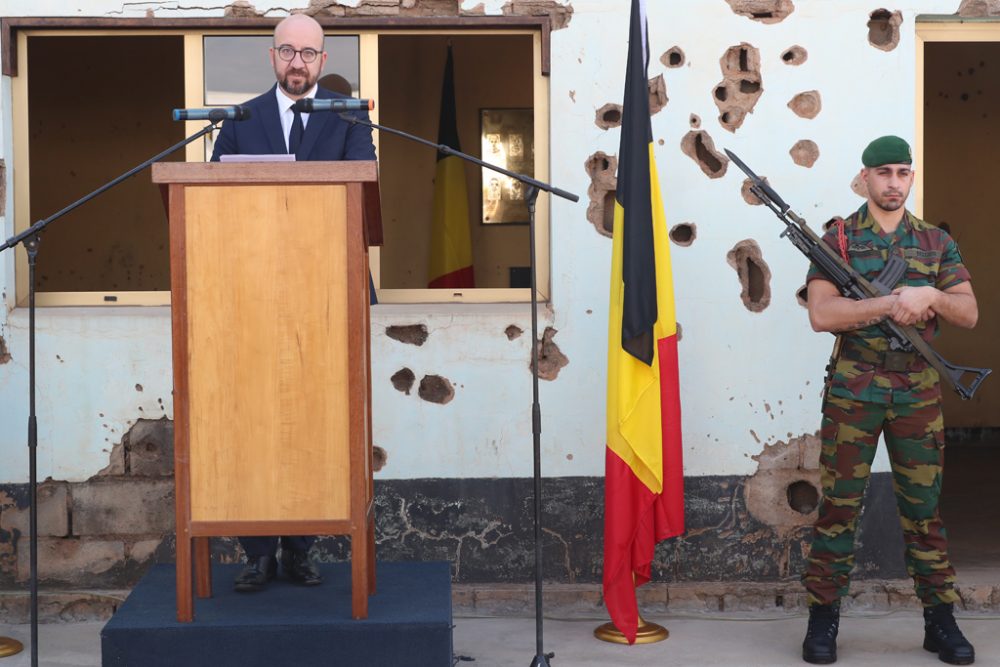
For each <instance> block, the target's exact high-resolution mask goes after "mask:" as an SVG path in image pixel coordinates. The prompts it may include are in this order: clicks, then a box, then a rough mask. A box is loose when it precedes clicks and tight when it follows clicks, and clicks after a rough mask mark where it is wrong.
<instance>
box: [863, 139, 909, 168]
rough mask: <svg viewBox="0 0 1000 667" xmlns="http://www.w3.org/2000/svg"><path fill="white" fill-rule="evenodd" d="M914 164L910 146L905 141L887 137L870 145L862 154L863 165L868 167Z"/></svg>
mask: <svg viewBox="0 0 1000 667" xmlns="http://www.w3.org/2000/svg"><path fill="white" fill-rule="evenodd" d="M912 162H913V153H911V152H910V145H909V144H908V143H906V141H905V140H903V139H900V138H899V137H895V136H893V135H891V134H890V135H887V136H884V137H879V138H878V139H876V140H875V141H873V142H871V143H870V144H868V148H866V149H865V152H864V153H862V154H861V164H863V165H865V166H866V167H869V168H871V167H881V166H882V165H884V164H910V163H912Z"/></svg>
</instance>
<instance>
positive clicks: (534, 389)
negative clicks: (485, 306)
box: [338, 112, 580, 667]
mask: <svg viewBox="0 0 1000 667" xmlns="http://www.w3.org/2000/svg"><path fill="white" fill-rule="evenodd" d="M338 115H339V116H340V117H341V118H342V119H343V120H345V121H347V122H348V123H350V124H351V125H357V124H360V125H367V126H368V127H370V128H373V129H376V130H381V131H384V132H389V133H390V134H395V135H396V136H400V137H403V138H404V139H409V140H410V141H415V142H417V143H418V144H423V145H425V146H429V147H431V148H435V149H437V150H438V151H440V152H442V153H444V154H446V155H454V156H455V157H458V158H461V159H463V160H465V161H467V162H471V163H473V164H476V165H479V166H480V167H484V168H486V169H490V170H492V171H495V172H497V173H500V174H503V175H504V176H509V177H511V178H513V179H514V180H517V181H520V182H521V183H524V184H525V185H526V186H528V187H527V189H526V190H525V195H524V199H525V201H526V202H527V204H528V223H529V225H528V235H529V239H530V240H529V253H530V261H531V396H532V403H531V435H532V443H533V452H534V491H535V657H534V658H533V659H532V661H531V664H530V665H529V667H549V660H550V659H551V658H552V657H554V656H555V654H554V653H545V651H544V648H543V646H542V449H541V435H542V412H541V408H540V406H539V402H538V348H539V347H540V345H539V342H538V293H537V289H536V287H537V284H536V273H535V264H536V262H535V200H536V199H537V198H538V193H539V192H540V191H545V192H550V193H552V194H554V195H558V196H560V197H562V198H563V199H568V200H570V201H572V202H576V201H579V200H580V198H579V197H578V196H577V195H575V194H573V193H572V192H566V191H565V190H560V189H559V188H557V187H554V186H552V185H549V184H548V183H543V182H542V181H539V180H536V179H534V178H532V177H530V176H525V175H524V174H519V173H517V172H513V171H509V170H507V169H504V168H502V167H498V166H496V165H493V164H490V163H489V162H484V161H483V160H480V159H479V158H477V157H473V156H471V155H468V154H467V153H463V152H462V151H458V150H455V149H454V148H452V147H451V146H447V145H445V144H436V143H434V142H433V141H428V140H427V139H422V138H421V137H417V136H414V135H412V134H409V133H408V132H403V131H402V130H396V129H394V128H391V127H386V126H385V125H379V124H378V123H373V122H371V121H368V120H362V119H360V118H357V117H355V116H354V115H352V114H350V113H346V112H345V113H339V114H338Z"/></svg>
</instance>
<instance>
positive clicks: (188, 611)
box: [177, 531, 194, 623]
mask: <svg viewBox="0 0 1000 667" xmlns="http://www.w3.org/2000/svg"><path fill="white" fill-rule="evenodd" d="M177 620H178V621H179V622H181V623H190V622H191V621H193V620H194V600H193V599H192V595H191V537H190V536H189V535H188V534H187V532H186V531H185V532H184V533H182V532H181V531H177Z"/></svg>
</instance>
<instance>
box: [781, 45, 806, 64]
mask: <svg viewBox="0 0 1000 667" xmlns="http://www.w3.org/2000/svg"><path fill="white" fill-rule="evenodd" d="M808 58H809V53H808V52H807V51H806V50H805V49H804V48H802V47H801V46H799V45H798V44H796V45H795V46H792V47H790V48H788V49H785V51H784V52H783V53H782V54H781V62H783V63H785V64H786V65H801V64H802V63H804V62H805V61H806V60H807V59H808Z"/></svg>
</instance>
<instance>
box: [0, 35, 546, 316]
mask: <svg viewBox="0 0 1000 667" xmlns="http://www.w3.org/2000/svg"><path fill="white" fill-rule="evenodd" d="M319 21H320V23H321V24H322V25H323V29H324V33H325V34H327V35H357V36H358V38H359V52H360V53H359V57H360V63H359V64H360V90H361V93H360V94H361V96H362V97H372V98H375V99H378V98H379V90H378V85H379V81H378V72H379V66H378V65H379V63H378V57H379V48H378V41H379V37H380V36H381V35H383V34H388V33H391V34H394V35H401V34H416V35H419V34H434V35H469V34H482V35H484V36H485V35H530V36H531V37H532V47H531V48H532V71H533V101H534V122H535V146H536V150H535V174H536V178H539V179H541V180H548V178H549V177H550V176H549V175H550V163H551V156H550V134H549V109H550V107H549V104H550V100H549V93H550V87H549V76H548V75H549V66H550V20H549V18H548V17H459V18H454V17H441V18H437V19H435V18H422V17H421V18H415V19H405V18H392V19H369V18H353V19H343V18H338V19H336V20H325V19H319ZM277 23H278V19H106V18H93V19H61V18H48V17H39V18H3V19H0V44H2V45H3V47H2V52H0V59H2V63H0V64H2V70H0V71H2V73H3V74H4V75H6V76H9V77H11V101H12V104H11V119H12V123H11V124H12V129H13V132H12V136H13V143H12V146H11V152H12V154H13V160H12V162H13V164H12V172H13V181H14V183H13V188H12V193H13V210H14V216H13V223H14V231H15V233H18V232H20V231H22V230H24V229H27V228H28V227H29V226H30V225H31V224H32V221H31V220H30V219H29V218H28V206H27V205H26V204H25V203H24V202H28V201H29V193H30V164H29V160H28V155H29V153H28V132H27V131H26V128H27V126H28V95H27V93H28V79H29V76H30V74H29V72H28V58H27V55H28V53H27V51H28V38H29V37H54V36H81V37H83V36H88V37H93V36H150V37H153V36H181V37H183V39H184V46H183V50H184V91H185V106H187V107H202V106H204V37H206V36H209V35H210V36H226V35H270V34H271V33H272V32H273V30H274V26H275V25H276V24H277ZM378 112H379V109H378V106H377V105H376V108H375V110H374V111H373V112H372V113H371V119H372V121H373V122H375V123H378V121H379V115H378ZM202 126H203V125H202V123H200V122H197V121H187V122H186V123H185V134H186V135H191V134H193V133H195V132H197V131H198V130H199V129H201V128H202ZM373 139H374V142H375V147H376V150H378V146H379V137H378V133H377V132H376V133H375V136H374V137H373ZM185 160H187V161H189V162H201V161H203V160H204V145H203V144H202V143H200V142H193V143H191V144H189V145H188V146H187V147H186V148H185ZM137 177H139V178H141V177H142V176H141V175H138V176H137ZM535 220H536V224H535V238H534V241H535V249H536V282H537V298H538V300H539V301H542V302H547V301H548V300H549V298H550V276H551V271H550V230H551V198H550V197H549V196H545V194H544V193H543V194H542V196H540V197H539V198H538V200H537V203H536V211H535ZM43 248H44V246H43ZM15 257H16V259H15V306H16V307H22V306H25V305H27V297H28V285H27V276H28V262H27V254H26V253H25V251H24V249H23V247H18V248H17V249H16V255H15ZM369 259H370V266H371V270H372V277H373V279H374V281H375V286H376V288H377V289H378V296H379V301H380V303H385V304H416V303H420V304H431V303H438V304H440V303H480V304H482V303H527V302H529V301H530V300H531V290H530V288H473V289H468V290H454V289H426V288H425V289H420V288H406V289H402V288H401V289H383V288H381V287H380V268H381V252H380V248H378V247H372V248H370V252H369ZM109 297H113V300H111V299H109ZM36 304H37V305H38V306H41V307H51V306H166V305H169V304H170V291H169V290H164V291H127V290H126V291H114V290H111V291H101V292H42V291H38V292H36Z"/></svg>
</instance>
